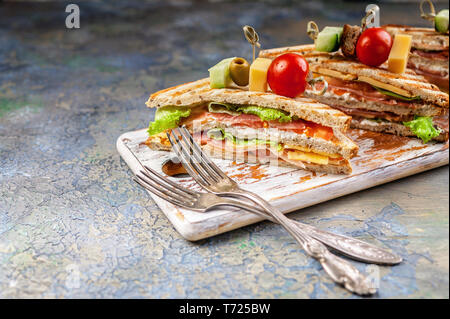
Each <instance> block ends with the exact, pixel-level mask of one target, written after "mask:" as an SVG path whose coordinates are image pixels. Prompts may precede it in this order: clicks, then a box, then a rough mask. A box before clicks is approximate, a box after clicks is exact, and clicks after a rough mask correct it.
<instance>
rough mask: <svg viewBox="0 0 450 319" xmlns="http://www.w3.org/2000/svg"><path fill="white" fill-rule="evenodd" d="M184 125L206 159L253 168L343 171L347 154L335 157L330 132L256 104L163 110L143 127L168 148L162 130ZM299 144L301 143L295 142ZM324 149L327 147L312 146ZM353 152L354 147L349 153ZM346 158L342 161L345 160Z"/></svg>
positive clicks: (334, 138) (211, 104)
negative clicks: (277, 164)
mask: <svg viewBox="0 0 450 319" xmlns="http://www.w3.org/2000/svg"><path fill="white" fill-rule="evenodd" d="M180 125H185V126H186V127H187V128H188V129H189V130H190V131H191V132H193V137H194V139H195V140H196V141H197V143H199V144H200V145H201V146H202V147H203V148H204V149H205V150H207V151H208V152H209V153H210V154H211V153H214V155H220V156H219V157H222V158H229V159H239V160H244V161H246V162H252V159H255V160H256V159H257V161H258V163H265V162H272V161H280V162H281V163H289V164H291V165H295V166H297V167H300V168H305V164H306V165H308V166H311V165H315V166H330V165H331V166H333V165H335V166H344V167H346V168H345V169H346V170H347V171H346V172H347V173H348V172H350V171H351V168H350V164H349V162H348V157H349V155H346V156H344V155H342V154H340V152H339V147H337V146H336V145H339V144H340V141H339V137H338V136H336V135H335V133H334V131H333V129H332V128H331V127H327V126H323V125H321V124H317V123H313V122H310V121H306V120H303V119H300V118H298V117H297V116H295V115H294V116H292V115H291V114H289V113H288V112H285V111H282V110H279V109H273V108H268V107H260V106H256V105H233V104H227V103H215V102H209V103H205V104H201V105H197V106H195V107H185V106H163V107H160V108H158V109H157V111H156V113H155V120H154V121H153V122H151V123H150V125H149V130H148V132H149V135H150V138H149V140H151V139H152V138H157V139H158V141H159V143H163V144H164V142H165V143H167V144H168V145H166V146H167V147H170V143H168V140H167V139H166V138H165V133H166V132H167V130H170V129H172V128H175V127H177V126H180ZM299 140H301V142H299ZM315 145H327V146H328V147H315ZM355 153H356V148H355ZM345 157H347V158H345Z"/></svg>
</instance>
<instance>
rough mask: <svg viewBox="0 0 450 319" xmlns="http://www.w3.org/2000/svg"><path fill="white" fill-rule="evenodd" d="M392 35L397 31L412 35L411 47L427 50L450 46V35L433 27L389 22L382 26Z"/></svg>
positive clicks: (445, 48)
mask: <svg viewBox="0 0 450 319" xmlns="http://www.w3.org/2000/svg"><path fill="white" fill-rule="evenodd" d="M382 28H384V29H385V30H386V31H387V32H389V33H390V34H391V35H395V34H397V33H402V34H409V35H411V36H412V42H411V47H412V48H414V49H420V50H426V51H443V50H448V48H449V39H448V38H449V36H448V32H447V34H442V33H439V32H437V31H436V30H434V29H432V28H416V27H409V26H406V25H396V24H387V25H384V26H382Z"/></svg>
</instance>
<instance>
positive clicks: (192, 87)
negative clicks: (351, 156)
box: [146, 78, 351, 132]
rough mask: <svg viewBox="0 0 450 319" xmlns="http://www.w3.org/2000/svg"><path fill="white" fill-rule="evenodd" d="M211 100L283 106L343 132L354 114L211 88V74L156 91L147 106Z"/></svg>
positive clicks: (276, 97) (298, 101)
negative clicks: (208, 76) (350, 115)
mask: <svg viewBox="0 0 450 319" xmlns="http://www.w3.org/2000/svg"><path fill="white" fill-rule="evenodd" d="M208 102H220V103H230V104H238V105H257V106H261V107H270V108H275V109H281V110H284V111H286V112H289V113H290V114H291V115H296V116H298V117H299V118H301V119H304V120H307V121H311V122H314V123H318V124H321V125H324V126H328V127H332V128H334V129H339V130H341V131H343V132H345V131H346V130H347V128H348V127H349V125H350V121H351V117H349V116H347V115H345V114H344V113H342V112H340V111H338V110H335V109H333V108H331V107H329V106H328V105H325V104H322V103H318V102H316V101H315V100H312V99H309V98H303V97H299V98H295V99H291V98H288V97H283V96H280V95H276V94H273V93H269V92H267V93H263V92H252V91H245V90H242V89H229V88H227V89H211V88H210V86H209V79H208V78H206V79H202V80H198V81H195V82H190V83H186V84H182V85H178V86H175V87H172V88H168V89H165V90H162V91H159V92H156V93H154V94H152V95H150V98H149V99H148V101H147V103H146V105H147V106H148V107H162V106H166V105H179V106H188V107H195V106H198V105H201V104H205V103H208Z"/></svg>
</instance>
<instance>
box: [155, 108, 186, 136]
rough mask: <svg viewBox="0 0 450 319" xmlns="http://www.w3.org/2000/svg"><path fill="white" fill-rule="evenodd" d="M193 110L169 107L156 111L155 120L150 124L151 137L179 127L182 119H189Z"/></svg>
mask: <svg viewBox="0 0 450 319" xmlns="http://www.w3.org/2000/svg"><path fill="white" fill-rule="evenodd" d="M190 114H191V109H190V108H188V107H185V106H176V105H167V106H163V107H160V108H159V109H157V110H156V113H155V119H154V121H153V122H150V124H149V127H148V134H149V135H150V136H152V135H155V134H158V133H161V132H164V131H165V130H168V129H171V128H175V127H177V126H178V123H179V122H180V119H181V118H182V117H188V116H189V115H190Z"/></svg>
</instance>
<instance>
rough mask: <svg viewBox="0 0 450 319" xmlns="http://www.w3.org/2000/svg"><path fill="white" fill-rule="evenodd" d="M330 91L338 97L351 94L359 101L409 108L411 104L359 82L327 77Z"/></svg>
mask: <svg viewBox="0 0 450 319" xmlns="http://www.w3.org/2000/svg"><path fill="white" fill-rule="evenodd" d="M326 80H327V82H328V89H329V90H330V91H332V92H333V93H334V94H336V95H339V96H341V95H344V94H346V93H349V94H350V96H351V97H353V98H355V99H357V100H359V101H364V100H365V101H374V102H380V103H383V104H389V105H403V106H409V105H411V102H408V101H402V100H399V99H395V98H393V97H390V96H387V95H385V94H383V93H381V92H378V91H377V90H376V89H374V88H373V87H372V86H371V85H370V84H368V83H364V82H358V81H345V80H341V79H338V78H332V77H326Z"/></svg>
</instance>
